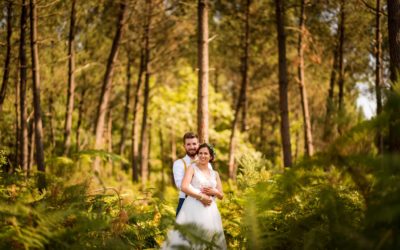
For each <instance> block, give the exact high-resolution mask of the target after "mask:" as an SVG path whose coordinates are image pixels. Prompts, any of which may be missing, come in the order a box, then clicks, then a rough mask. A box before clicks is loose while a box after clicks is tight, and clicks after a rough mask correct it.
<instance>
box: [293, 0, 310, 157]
mask: <svg viewBox="0 0 400 250" xmlns="http://www.w3.org/2000/svg"><path fill="white" fill-rule="evenodd" d="M304 2H305V0H301V1H300V22H299V26H300V33H299V42H298V47H297V53H298V57H299V66H298V77H299V89H300V99H301V108H302V113H303V127H304V146H305V151H306V155H307V156H308V157H310V156H312V155H313V154H314V146H313V139H312V132H311V123H310V113H309V109H308V98H307V90H306V84H305V79H304V78H305V77H304V43H303V40H304V38H303V37H304V34H305V32H306V27H305V19H306V14H305V3H304ZM296 151H297V149H296Z"/></svg>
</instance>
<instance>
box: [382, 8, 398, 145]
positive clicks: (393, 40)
mask: <svg viewBox="0 0 400 250" xmlns="http://www.w3.org/2000/svg"><path fill="white" fill-rule="evenodd" d="M387 8H388V29H389V55H390V80H391V82H392V83H391V84H392V85H391V90H392V91H391V92H394V85H396V84H399V80H400V75H399V74H400V39H399V37H400V0H388V1H387ZM389 98H390V99H391V97H389ZM391 105H392V106H389V107H388V108H389V109H392V110H391V112H390V116H391V117H390V123H389V135H388V141H387V142H386V143H385V144H386V145H387V149H388V151H389V152H394V153H398V152H400V140H399V137H400V132H399V126H398V124H399V120H400V117H399V113H398V110H396V109H398V104H396V103H394V102H391ZM396 105H397V106H396Z"/></svg>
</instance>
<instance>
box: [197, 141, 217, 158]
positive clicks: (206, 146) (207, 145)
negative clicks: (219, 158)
mask: <svg viewBox="0 0 400 250" xmlns="http://www.w3.org/2000/svg"><path fill="white" fill-rule="evenodd" d="M202 148H207V149H208V152H209V153H210V156H211V158H210V162H213V161H214V160H215V155H216V154H215V149H214V147H213V146H211V144H209V143H202V144H201V145H200V146H199V148H198V149H197V154H199V151H200V149H202Z"/></svg>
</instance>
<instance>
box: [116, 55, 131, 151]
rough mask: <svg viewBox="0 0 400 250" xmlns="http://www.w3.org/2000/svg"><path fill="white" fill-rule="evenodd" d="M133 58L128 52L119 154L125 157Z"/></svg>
mask: <svg viewBox="0 0 400 250" xmlns="http://www.w3.org/2000/svg"><path fill="white" fill-rule="evenodd" d="M131 61H132V59H131V57H130V56H129V52H128V63H127V66H126V89H125V108H124V118H123V119H124V120H123V124H122V128H121V141H120V143H119V154H120V155H124V152H125V141H126V128H127V125H128V115H129V105H130V100H131Z"/></svg>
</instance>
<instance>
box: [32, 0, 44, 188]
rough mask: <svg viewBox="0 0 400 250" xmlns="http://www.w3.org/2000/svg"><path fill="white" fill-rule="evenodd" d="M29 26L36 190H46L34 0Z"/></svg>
mask: <svg viewBox="0 0 400 250" xmlns="http://www.w3.org/2000/svg"><path fill="white" fill-rule="evenodd" d="M29 17H30V18H29V20H30V26H31V29H30V30H31V36H30V37H31V54H32V55H31V57H32V58H31V59H32V79H33V103H34V105H33V107H34V110H35V144H36V164H37V167H38V171H39V179H38V188H39V190H43V189H44V188H46V178H45V175H44V174H45V164H44V152H43V125H42V110H41V106H40V67H39V51H38V41H37V6H36V0H30V16H29Z"/></svg>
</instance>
